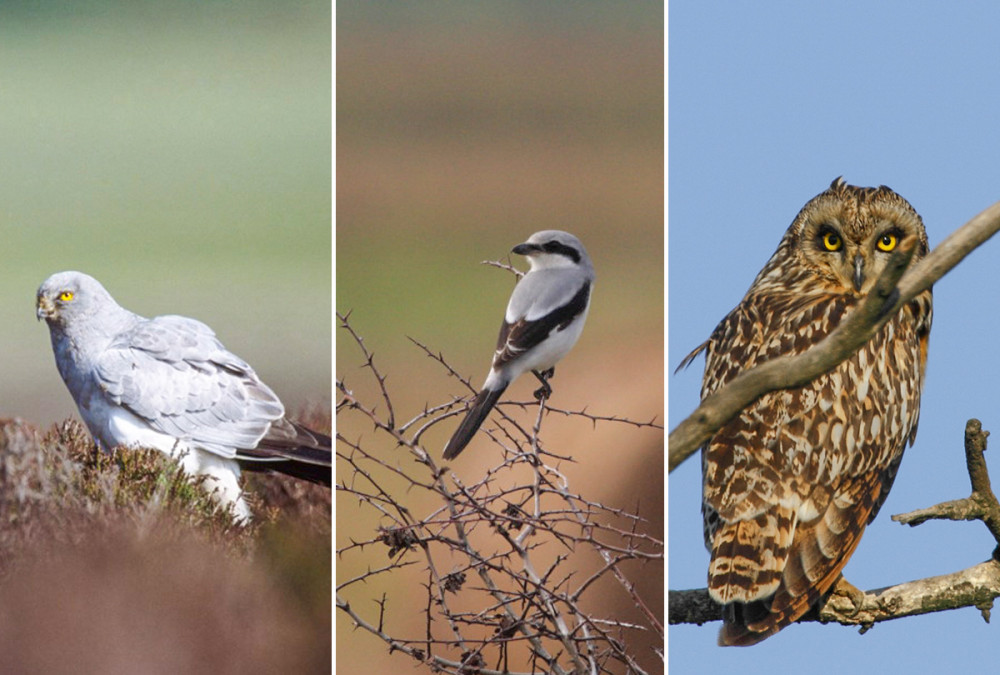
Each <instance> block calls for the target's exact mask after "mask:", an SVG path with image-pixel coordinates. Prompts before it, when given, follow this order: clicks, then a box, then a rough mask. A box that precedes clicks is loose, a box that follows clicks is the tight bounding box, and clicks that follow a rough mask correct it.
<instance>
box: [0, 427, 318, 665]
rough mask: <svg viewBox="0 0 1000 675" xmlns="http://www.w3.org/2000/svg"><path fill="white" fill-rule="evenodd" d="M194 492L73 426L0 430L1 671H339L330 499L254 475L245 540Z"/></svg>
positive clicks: (136, 455) (297, 484)
mask: <svg viewBox="0 0 1000 675" xmlns="http://www.w3.org/2000/svg"><path fill="white" fill-rule="evenodd" d="M306 422H308V423H310V424H312V425H314V426H315V427H316V428H320V429H328V428H329V425H330V420H329V416H328V415H327V416H326V417H325V419H324V418H323V416H321V415H312V416H311V419H307V420H306ZM198 482H199V481H198V480H197V479H196V480H191V479H189V478H188V477H186V476H185V475H184V474H183V473H180V472H178V470H177V468H176V466H175V464H174V463H173V462H171V461H170V460H169V459H167V458H166V457H165V456H163V455H162V454H161V453H158V452H155V451H152V450H145V451H144V450H118V451H116V452H114V453H113V454H106V453H102V452H100V451H98V450H97V449H96V448H95V446H94V444H93V441H92V440H91V438H90V436H89V434H88V433H87V431H86V429H85V428H84V427H83V426H82V425H81V424H80V423H79V422H76V421H75V420H67V421H66V422H64V423H62V424H58V425H54V426H52V427H51V428H49V429H39V428H36V427H35V426H33V425H31V424H30V423H28V422H24V421H22V420H3V421H2V422H0V653H3V655H4V656H3V662H4V668H5V670H7V672H66V671H67V670H68V669H71V670H73V671H74V672H105V673H117V672H138V671H142V672H148V673H161V672H162V673H168V672H171V673H175V672H214V673H229V672H240V673H252V672H296V673H309V672H328V671H329V668H330V658H331V655H330V649H331V645H330V630H331V625H330V621H331V615H330V613H331V607H330V595H331V589H330V579H331V551H330V533H331V508H330V503H331V500H330V490H329V489H328V488H325V487H322V486H318V485H313V484H309V483H304V482H302V481H297V480H294V479H291V478H287V477H284V476H275V475H264V474H254V475H248V476H247V479H246V490H247V493H248V495H249V499H251V504H252V506H253V508H254V511H255V514H256V518H255V520H254V521H253V523H251V524H250V525H249V526H247V527H241V526H239V525H236V524H234V522H233V520H232V518H231V517H230V515H229V514H228V513H225V512H221V511H219V510H218V509H217V508H216V506H215V504H214V502H213V501H212V500H211V498H210V497H209V496H208V494H207V493H206V492H205V490H204V489H203V488H202V487H201V486H199V485H198ZM54 636H58V637H57V638H56V639H54ZM8 669H9V670H8ZM137 669H138V671H137Z"/></svg>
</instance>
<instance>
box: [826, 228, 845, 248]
mask: <svg viewBox="0 0 1000 675" xmlns="http://www.w3.org/2000/svg"><path fill="white" fill-rule="evenodd" d="M843 245H844V240H843V239H841V238H840V235H839V234H837V233H836V232H834V231H832V230H831V231H829V232H826V233H825V234H824V235H823V248H825V249H826V250H827V251H839V250H840V248H841V246H843Z"/></svg>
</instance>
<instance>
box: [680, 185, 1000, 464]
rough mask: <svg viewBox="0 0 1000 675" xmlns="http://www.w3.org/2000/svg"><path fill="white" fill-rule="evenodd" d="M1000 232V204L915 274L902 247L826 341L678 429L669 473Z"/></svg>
mask: <svg viewBox="0 0 1000 675" xmlns="http://www.w3.org/2000/svg"><path fill="white" fill-rule="evenodd" d="M997 230H1000V202H998V203H996V204H994V205H993V206H991V207H989V208H988V209H986V210H985V211H983V212H982V213H980V214H979V215H977V216H976V217H975V218H973V219H972V220H970V221H969V222H968V223H966V224H965V225H963V226H962V227H960V228H958V229H957V230H955V231H954V232H953V233H952V234H951V235H949V236H948V238H947V239H945V240H944V241H942V242H941V243H940V244H938V246H937V247H936V248H935V249H934V250H933V251H931V252H930V253H929V254H928V255H927V256H926V257H925V258H924V259H923V260H921V261H920V262H918V263H917V264H916V265H914V266H913V267H912V269H909V270H907V267H908V266H909V262H910V259H911V258H912V256H913V251H914V247H915V246H916V241H915V240H912V239H911V240H910V241H905V240H904V241H903V242H901V243H900V245H899V247H898V248H897V249H896V251H895V252H894V253H893V255H892V258H890V261H889V264H888V265H887V266H886V269H885V270H884V271H883V273H882V276H881V277H879V280H878V282H877V284H876V287H875V289H873V291H872V292H871V293H870V294H869V295H868V296H867V298H865V300H864V302H862V303H861V304H860V305H859V306H858V307H857V308H856V309H855V310H854V311H853V312H851V314H849V315H848V316H847V318H846V319H844V321H843V322H842V323H841V325H840V326H838V327H837V329H836V330H834V331H833V332H832V333H830V335H828V336H827V337H826V338H825V339H824V340H823V341H822V342H820V343H819V344H817V345H816V346H815V347H813V348H811V349H809V350H808V351H806V352H803V353H802V354H798V355H796V356H785V357H781V358H777V359H773V360H771V361H767V362H766V363H763V364H761V365H759V366H757V367H756V368H753V369H751V370H748V371H746V372H744V373H742V374H740V375H739V376H738V377H736V378H734V379H733V380H732V381H731V382H730V383H729V384H728V385H726V386H725V387H723V388H722V389H720V390H719V391H717V392H715V393H714V394H712V395H711V396H709V397H708V398H706V399H705V400H704V401H702V402H701V405H699V406H698V408H697V409H696V410H695V411H694V412H693V413H691V415H689V416H688V417H687V419H685V420H684V421H683V422H681V423H680V424H678V425H677V426H676V427H675V428H674V430H673V431H671V432H670V437H669V440H668V447H669V470H670V471H673V470H674V469H675V468H677V467H678V466H680V464H681V462H683V461H684V460H685V459H687V458H688V457H689V456H691V454H692V453H693V452H694V451H695V450H697V449H698V448H699V447H700V446H701V445H702V444H703V443H704V442H705V441H707V440H708V439H710V438H711V437H712V435H713V434H714V433H715V432H716V431H718V430H719V429H721V428H722V427H723V426H724V425H725V424H726V423H727V422H728V421H729V420H731V419H732V418H733V417H734V416H736V415H737V414H738V413H739V412H740V411H741V410H743V409H744V408H746V407H747V406H748V405H750V404H751V403H753V402H754V401H756V400H757V399H758V398H760V397H761V396H763V395H764V394H766V393H768V392H771V391H775V390H777V389H789V388H792V387H798V386H802V385H804V384H806V383H808V382H810V381H811V380H813V379H815V378H816V377H818V376H819V375H822V374H823V373H825V372H827V371H828V370H830V369H832V368H834V367H836V366H837V364H839V363H840V362H841V361H843V360H844V359H846V358H848V357H849V356H850V355H851V354H853V353H854V352H856V351H857V350H858V349H859V348H860V347H861V346H862V345H863V344H865V343H866V342H867V341H868V340H870V339H871V337H872V336H873V335H875V333H877V332H878V330H879V329H880V328H881V327H882V326H883V325H885V323H886V322H887V321H889V320H890V319H891V318H892V317H893V316H894V315H895V314H896V312H897V311H899V309H900V308H901V307H902V306H903V305H904V304H906V303H907V302H909V301H910V300H912V299H913V298H914V297H915V296H916V295H917V294H919V293H921V292H923V291H925V290H926V289H928V288H930V287H931V286H932V285H933V284H934V282H936V281H937V280H938V279H940V278H941V277H942V276H944V275H945V273H947V272H948V271H949V270H951V269H952V268H953V267H955V265H957V264H958V263H959V262H961V261H962V259H964V258H965V256H967V255H968V254H969V253H971V252H972V251H973V250H974V249H975V248H977V247H978V246H980V245H981V244H983V243H984V242H985V241H986V240H988V239H989V238H990V237H992V236H993V235H994V234H995V233H996V232H997ZM904 272H905V274H904Z"/></svg>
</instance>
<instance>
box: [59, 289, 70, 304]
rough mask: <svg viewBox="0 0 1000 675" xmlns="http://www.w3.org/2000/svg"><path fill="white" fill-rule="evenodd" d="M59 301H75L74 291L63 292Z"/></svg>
mask: <svg viewBox="0 0 1000 675" xmlns="http://www.w3.org/2000/svg"><path fill="white" fill-rule="evenodd" d="M59 299H60V300H62V301H63V302H69V301H70V300H72V299H73V291H63V292H62V293H60V294H59Z"/></svg>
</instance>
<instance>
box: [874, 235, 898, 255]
mask: <svg viewBox="0 0 1000 675" xmlns="http://www.w3.org/2000/svg"><path fill="white" fill-rule="evenodd" d="M898 241H899V238H898V237H897V236H896V235H894V234H892V233H891V232H887V233H885V234H883V235H882V236H881V237H880V238H879V240H878V243H877V244H876V246H878V250H880V251H891V250H892V249H894V248H896V243H897V242H898Z"/></svg>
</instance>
